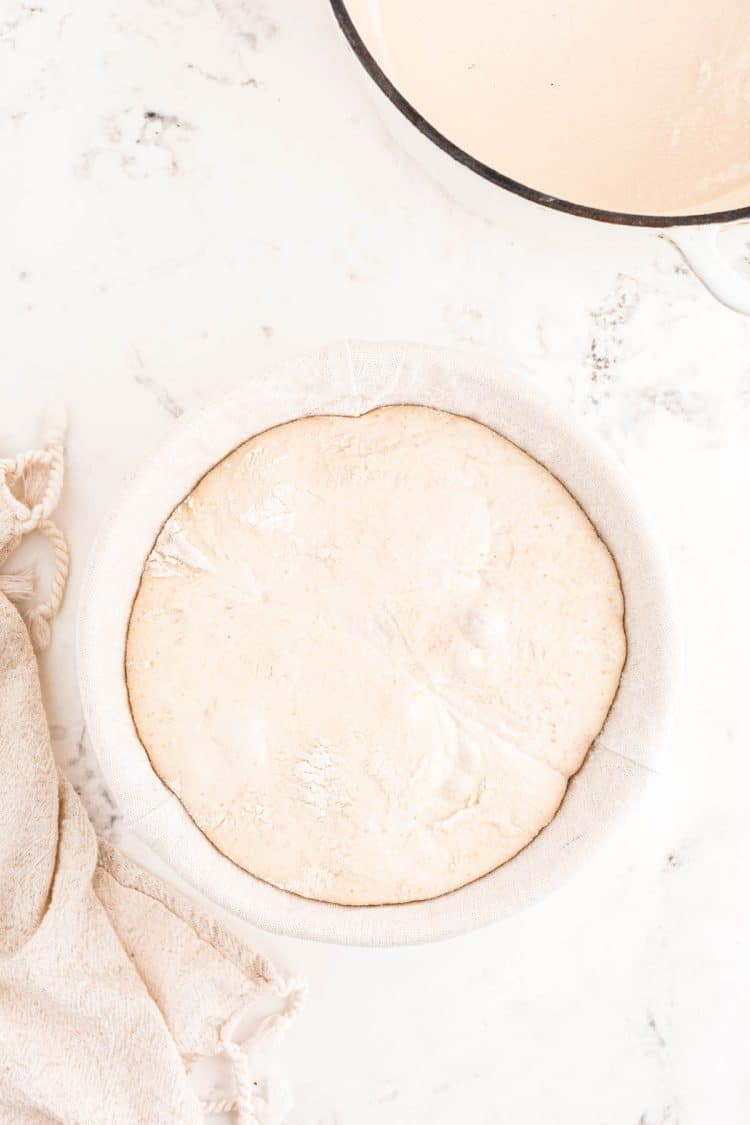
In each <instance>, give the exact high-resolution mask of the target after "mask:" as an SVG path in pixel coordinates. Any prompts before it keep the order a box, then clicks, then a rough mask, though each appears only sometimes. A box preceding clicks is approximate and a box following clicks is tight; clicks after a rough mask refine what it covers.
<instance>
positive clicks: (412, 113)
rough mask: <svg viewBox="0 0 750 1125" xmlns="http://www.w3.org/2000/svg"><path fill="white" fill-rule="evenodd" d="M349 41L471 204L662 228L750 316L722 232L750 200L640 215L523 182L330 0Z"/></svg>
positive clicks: (427, 157)
mask: <svg viewBox="0 0 750 1125" xmlns="http://www.w3.org/2000/svg"><path fill="white" fill-rule="evenodd" d="M330 2H331V6H332V8H333V12H334V14H335V16H336V19H337V20H338V23H339V26H340V28H341V30H342V31H343V33H344V36H345V37H346V40H347V42H348V43H349V46H350V47H351V49H352V51H353V52H354V54H355V56H356V58H357V59H358V61H359V63H360V64H361V68H362V69H363V70H364V71H365V72H366V73H367V75H369V78H370V79H371V80H372V82H373V83H374V84H375V88H377V91H379V94H380V95H382V96H380V97H379V102H380V109H381V111H382V112H383V113H384V114H385V117H386V123H387V125H388V127H389V129H390V131H391V132H392V133H393V134H394V135H395V136H396V137H397V139H398V140H400V142H401V143H402V144H403V145H404V146H405V147H406V148H407V149H408V150H409V151H411V152H412V153H413V155H414V156H415V157H416V158H417V159H418V160H419V162H420V163H422V164H423V165H426V166H427V168H428V170H430V171H432V173H433V174H434V175H435V176H436V177H437V178H438V179H439V180H440V181H441V182H442V183H443V184H444V185H445V187H446V188H447V189H448V191H449V192H450V193H451V195H452V196H454V197H455V198H458V199H460V200H462V201H464V202H465V203H466V204H467V205H468V206H469V207H470V208H471V209H472V210H474V211H477V212H479V213H480V214H483V215H485V216H488V217H490V218H496V217H497V216H498V213H499V212H500V210H501V208H500V207H499V197H502V195H503V193H505V192H512V193H513V194H515V195H516V196H520V197H522V198H524V199H527V200H530V201H531V202H533V203H537V204H540V205H541V206H543V207H548V208H552V209H554V210H556V211H562V212H566V213H567V214H569V215H574V216H577V217H578V218H581V219H587V220H594V221H597V222H604V223H613V224H618V225H620V226H631V227H650V228H655V229H656V230H657V232H658V233H659V234H660V236H661V237H662V238H666V239H667V240H668V241H670V242H671V243H673V245H674V246H676V247H677V249H678V250H679V251H680V253H681V254H682V256H683V257H684V259H685V261H686V262H687V263H688V265H689V266H690V268H691V269H692V270H693V272H694V273H695V274H696V276H697V277H698V278H699V279H700V280H701V281H702V282H703V284H704V285H705V286H706V288H707V289H708V290H709V291H710V292H711V293H712V294H713V295H714V296H715V297H716V298H717V299H718V300H719V301H721V302H722V303H723V304H725V305H727V306H728V307H729V308H731V309H734V310H735V311H736V312H739V313H744V314H745V315H750V280H748V279H747V277H744V276H743V275H742V274H741V273H740V272H739V271H738V270H737V269H735V267H734V266H733V265H732V263H731V261H729V260H728V258H727V257H726V256H725V255H724V254H722V252H721V249H720V246H719V235H720V233H721V231H722V230H723V229H724V228H725V227H726V226H727V225H728V224H736V223H738V222H743V221H744V222H747V221H748V220H750V206H748V207H742V208H739V209H736V210H731V211H717V212H710V213H707V214H698V215H636V214H627V213H624V212H619V211H605V210H601V209H598V208H595V207H589V206H587V205H586V204H585V203H579V202H573V201H571V200H567V199H559V198H558V197H556V196H554V195H549V194H546V193H545V192H543V191H541V190H538V189H536V188H533V187H529V186H528V185H527V184H522V183H518V182H517V181H516V180H513V179H511V178H510V177H509V176H506V175H504V174H503V173H502V171H501V170H500V169H497V168H492V167H490V166H489V165H487V164H484V163H482V162H481V161H480V160H477V159H476V158H475V157H473V156H471V154H470V153H468V152H466V151H465V150H464V149H462V148H461V147H460V146H459V145H457V144H455V143H454V142H453V141H451V140H449V139H448V138H447V137H446V136H444V135H443V134H442V133H441V132H440V131H439V130H438V129H436V128H435V126H434V125H432V124H431V122H430V121H428V120H427V119H426V118H425V117H424V116H423V115H422V114H421V113H419V112H418V111H417V110H416V109H415V108H414V106H413V105H411V103H410V102H409V101H408V100H407V99H406V98H405V97H404V95H403V94H402V93H401V92H400V90H399V89H398V88H397V87H396V86H395V85H394V84H393V82H391V81H390V79H389V78H388V77H387V75H386V74H385V73H384V71H383V70H382V68H381V67H380V65H379V64H378V62H377V61H376V60H375V58H374V57H373V55H372V54H371V53H370V51H369V50H368V48H367V46H366V45H365V43H364V40H363V38H362V36H361V35H360V33H359V31H358V30H357V27H356V26H355V23H354V21H353V19H352V16H351V15H350V12H349V9H348V7H347V3H346V0H330Z"/></svg>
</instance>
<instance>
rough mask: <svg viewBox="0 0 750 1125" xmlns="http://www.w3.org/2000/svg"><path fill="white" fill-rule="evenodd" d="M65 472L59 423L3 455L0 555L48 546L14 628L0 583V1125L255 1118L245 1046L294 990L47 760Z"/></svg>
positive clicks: (264, 1112)
mask: <svg viewBox="0 0 750 1125" xmlns="http://www.w3.org/2000/svg"><path fill="white" fill-rule="evenodd" d="M62 472H63V464H62V433H61V431H60V430H58V431H57V432H56V433H55V434H54V435H53V437H52V439H51V441H50V442H49V443H48V445H47V446H46V447H45V449H43V450H40V451H35V452H34V453H32V454H26V455H24V456H21V457H18V458H12V459H5V460H0V564H2V563H4V562H5V561H6V560H7V557H8V555H9V554H10V553H11V551H12V550H13V549H15V547H16V546H17V545H18V544H19V542H20V541H21V539H22V538H23V536H24V535H25V534H27V533H28V532H30V531H33V530H35V529H38V530H41V531H42V532H43V533H44V534H45V535H46V536H47V537H48V538H49V539H50V541H51V543H52V546H53V549H54V553H55V576H54V579H53V581H52V584H51V586H50V590H49V594H48V596H47V598H46V600H43V601H40V602H38V603H37V604H36V606H35V607H34V609H33V610H31V611H30V613H28V614H27V620H26V622H25V621H24V619H23V618H22V617H21V615H20V613H19V612H18V610H17V609H16V608H15V607H14V606H13V605H12V604H11V602H10V601H9V599H8V597H6V594H8V595H10V597H12V598H14V599H15V600H23V599H26V598H28V597H29V596H30V594H31V581H30V577H29V575H28V573H18V574H3V575H0V1121H1V1122H2V1123H3V1125H32V1123H34V1125H37V1123H40V1125H41V1123H49V1122H55V1123H60V1122H62V1123H64V1125H162V1123H164V1125H166V1123H175V1125H176V1123H180V1125H192V1123H198V1122H201V1121H203V1119H204V1114H205V1113H207V1112H222V1111H225V1110H229V1109H230V1108H231V1109H236V1110H237V1113H238V1118H239V1120H240V1122H242V1125H251V1123H253V1125H255V1123H259V1122H262V1121H265V1120H267V1119H268V1108H269V1105H268V1101H267V1099H266V1098H264V1097H262V1096H261V1094H260V1093H259V1090H258V1087H257V1085H256V1083H255V1082H254V1081H253V1078H252V1072H251V1068H250V1063H251V1060H252V1055H253V1052H255V1051H258V1050H260V1049H262V1048H264V1047H266V1046H268V1045H269V1044H270V1043H271V1042H272V1041H273V1040H275V1039H276V1038H278V1036H279V1035H280V1034H281V1033H283V1031H284V1030H285V1027H286V1025H287V1024H288V1022H289V1020H290V1019H291V1018H292V1016H293V1015H294V1014H295V1012H296V1010H297V1009H298V1007H299V1003H300V999H301V987H300V985H299V983H298V982H297V981H295V980H285V979H284V978H282V977H281V976H279V975H278V974H277V973H276V972H275V971H274V969H273V968H272V967H271V965H270V964H269V963H268V961H267V960H266V959H265V958H263V957H261V956H259V955H257V954H255V953H253V951H252V950H250V949H249V948H247V946H246V945H244V944H243V943H242V942H241V941H240V940H239V939H238V938H236V937H235V936H234V935H233V934H232V933H231V932H230V931H228V930H227V929H226V928H225V927H224V926H223V925H221V924H219V923H218V922H217V921H215V920H212V919H210V918H208V917H206V916H204V915H203V914H201V913H199V912H198V911H197V910H196V909H195V908H194V907H193V906H192V904H190V903H188V902H187V901H186V900H183V899H181V898H180V897H179V896H178V895H176V894H175V893H173V892H172V891H171V890H170V889H169V888H168V887H167V886H166V885H165V884H163V883H162V882H161V881H160V880H158V879H156V878H154V877H153V876H152V875H149V874H146V873H145V872H144V871H142V870H141V869H139V868H138V867H137V866H136V865H134V864H133V863H131V862H130V861H129V860H127V859H126V858H125V857H123V856H121V855H119V854H118V853H117V852H116V851H115V850H114V849H113V848H112V847H110V846H109V845H108V844H106V843H105V842H104V841H97V839H96V835H95V833H94V830H93V827H92V825H91V823H90V821H89V819H88V817H87V815H86V813H85V811H84V809H83V807H82V805H81V803H80V801H79V799H78V797H77V796H76V794H75V792H74V790H73V789H72V787H71V786H70V785H69V784H68V782H67V781H66V780H65V778H64V777H63V776H62V775H61V774H59V773H58V771H57V769H56V767H55V763H54V760H53V757H52V751H51V746H50V737H49V730H48V727H47V722H46V718H45V714H44V710H43V706H42V699H41V691H40V686H39V678H38V673H37V665H36V658H35V656H34V651H33V648H32V645H31V642H30V637H29V632H31V634H32V636H33V637H34V640H35V643H36V644H37V646H38V647H43V646H44V644H45V643H46V642H47V641H48V640H49V630H50V624H51V621H52V619H53V617H54V614H55V612H56V609H57V608H58V606H59V603H60V599H61V598H62V593H63V589H64V584H65V578H66V575H67V550H66V548H65V542H64V539H63V537H62V535H61V534H60V532H59V529H58V528H57V527H56V525H55V524H54V523H53V522H52V519H51V515H52V511H53V509H54V507H55V504H56V502H57V497H58V496H59V492H60V488H61V485H62ZM27 624H28V628H27ZM269 998H274V999H275V1004H274V1008H275V1010H273V1011H272V1012H271V1014H270V1015H269V1014H266V1013H267V1012H268V1007H269ZM253 1021H254V1027H252V1025H253ZM248 1026H250V1027H252V1031H251V1034H250V1035H249V1037H248V1038H246V1039H245V1040H244V1042H243V1043H240V1042H239V1041H238V1039H239V1035H238V1033H239V1032H240V1031H241V1030H242V1031H246V1030H247V1028H248ZM222 1054H223V1055H226V1056H228V1059H229V1061H230V1063H231V1064H232V1069H233V1072H234V1082H235V1089H234V1090H233V1091H232V1093H231V1095H230V1096H229V1097H228V1098H227V1099H225V1100H224V1099H220V1100H218V1101H216V1102H214V1103H208V1104H206V1103H202V1102H201V1101H200V1100H199V1099H198V1097H197V1096H196V1094H195V1093H194V1092H193V1089H192V1086H191V1083H190V1079H189V1073H188V1072H189V1067H190V1065H191V1063H192V1062H193V1061H194V1060H195V1059H197V1058H199V1057H204V1056H217V1055H222Z"/></svg>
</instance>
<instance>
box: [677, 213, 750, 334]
mask: <svg viewBox="0 0 750 1125" xmlns="http://www.w3.org/2000/svg"><path fill="white" fill-rule="evenodd" d="M725 225H730V224H725ZM731 225H732V226H735V225H739V224H734V223H733V224H731ZM743 225H744V224H743ZM723 229H724V227H722V226H715V225H713V224H711V225H707V226H694V227H670V228H669V230H666V231H662V235H661V237H662V238H666V239H667V241H668V242H671V243H672V245H673V246H676V247H677V249H678V250H679V251H680V253H681V254H682V256H683V258H684V259H685V261H686V262H687V264H688V265H689V266H690V268H691V270H692V271H693V273H694V274H695V276H696V277H697V278H698V280H699V281H702V282H703V284H704V285H705V287H706V289H708V291H709V293H712V294H713V296H714V297H716V299H717V301H721V303H722V304H723V305H726V306H727V308H729V309H734V311H735V312H738V313H743V314H744V315H745V316H750V278H747V277H743V276H742V274H741V273H740V272H739V271H738V270H737V269H735V267H734V266H733V265H732V263H731V262H730V261H729V260H728V259H727V257H726V256H725V255H724V254H723V253H722V252H721V250H720V249H719V234H720V232H721V231H722V230H723Z"/></svg>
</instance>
